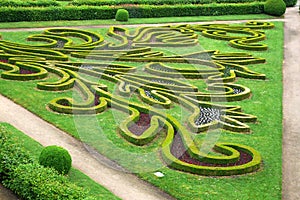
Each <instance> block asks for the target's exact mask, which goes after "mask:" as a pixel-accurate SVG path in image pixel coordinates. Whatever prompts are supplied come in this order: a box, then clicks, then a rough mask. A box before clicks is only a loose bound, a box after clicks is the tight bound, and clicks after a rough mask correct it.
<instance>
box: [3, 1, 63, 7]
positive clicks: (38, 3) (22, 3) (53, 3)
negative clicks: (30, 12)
mask: <svg viewBox="0 0 300 200" xmlns="http://www.w3.org/2000/svg"><path fill="white" fill-rule="evenodd" d="M4 6H7V7H21V6H22V7H47V6H59V3H58V2H57V1H55V0H26V1H24V0H1V1H0V7H4Z"/></svg>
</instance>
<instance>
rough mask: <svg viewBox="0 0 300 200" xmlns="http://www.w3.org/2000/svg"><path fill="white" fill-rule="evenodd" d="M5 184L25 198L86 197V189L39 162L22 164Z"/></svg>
mask: <svg viewBox="0 0 300 200" xmlns="http://www.w3.org/2000/svg"><path fill="white" fill-rule="evenodd" d="M4 186H5V187H7V188H9V189H11V190H12V191H14V192H15V193H16V194H17V195H19V196H21V197H22V198H24V199H39V200H49V199H65V200H68V199H84V198H85V197H86V193H85V191H84V190H83V189H82V188H80V187H78V186H76V185H74V184H72V183H70V182H68V181H67V179H66V178H65V177H63V176H62V175H59V174H58V173H57V172H56V171H55V170H54V169H51V168H45V167H43V166H41V165H39V164H37V163H30V164H21V165H19V166H18V167H17V168H16V169H14V170H13V173H11V175H10V177H9V180H6V181H4Z"/></svg>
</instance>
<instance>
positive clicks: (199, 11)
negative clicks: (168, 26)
mask: <svg viewBox="0 0 300 200" xmlns="http://www.w3.org/2000/svg"><path fill="white" fill-rule="evenodd" d="M263 6H264V3H261V2H254V3H243V4H205V5H163V6H155V5H140V6H138V7H132V6H113V7H111V6H101V7H99V6H98V7H96V6H79V7H76V6H67V7H36V8H35V7H34V8H26V7H1V8H0V21H1V22H18V21H55V20H91V19H114V17H115V14H116V12H117V10H118V9H119V8H124V9H126V10H128V12H129V13H130V17H131V18H149V17H179V16H215V15H234V14H261V13H263V12H264V8H263Z"/></svg>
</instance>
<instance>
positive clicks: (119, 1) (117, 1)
mask: <svg viewBox="0 0 300 200" xmlns="http://www.w3.org/2000/svg"><path fill="white" fill-rule="evenodd" d="M235 1H236V0H235ZM252 1H253V0H252ZM213 2H214V1H213V0H138V1H137V0H114V1H112V0H101V1H99V0H73V1H72V2H71V4H72V5H76V6H82V5H89V6H103V5H124V4H135V5H174V4H181V5H182V4H208V3H213Z"/></svg>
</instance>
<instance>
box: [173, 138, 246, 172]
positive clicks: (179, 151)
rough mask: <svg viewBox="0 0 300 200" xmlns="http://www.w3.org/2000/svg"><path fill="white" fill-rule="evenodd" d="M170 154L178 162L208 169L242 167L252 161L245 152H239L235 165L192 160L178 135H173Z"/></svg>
mask: <svg viewBox="0 0 300 200" xmlns="http://www.w3.org/2000/svg"><path fill="white" fill-rule="evenodd" d="M171 153H172V154H173V155H174V156H175V157H176V158H178V159H179V160H181V161H183V162H186V163H189V164H194V165H199V166H209V167H230V166H238V165H243V164H246V163H248V162H250V161H251V160H252V156H251V155H249V154H248V153H246V152H243V151H239V153H240V159H239V160H238V161H237V162H235V163H228V164H215V163H207V162H202V161H199V160H197V159H195V158H192V157H191V156H190V155H189V153H188V152H187V150H186V149H185V147H184V145H183V142H182V139H181V137H180V135H179V134H177V133H176V134H175V137H174V140H173V143H172V147H171Z"/></svg>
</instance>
